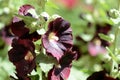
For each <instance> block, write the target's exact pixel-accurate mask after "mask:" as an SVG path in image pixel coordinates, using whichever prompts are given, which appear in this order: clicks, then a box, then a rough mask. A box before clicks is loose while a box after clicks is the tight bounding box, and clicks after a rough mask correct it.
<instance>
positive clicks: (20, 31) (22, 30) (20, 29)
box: [11, 5, 41, 41]
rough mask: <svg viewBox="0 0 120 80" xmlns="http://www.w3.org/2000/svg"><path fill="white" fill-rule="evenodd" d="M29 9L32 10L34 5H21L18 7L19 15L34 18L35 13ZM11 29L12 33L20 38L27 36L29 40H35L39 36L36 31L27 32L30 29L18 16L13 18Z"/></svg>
mask: <svg viewBox="0 0 120 80" xmlns="http://www.w3.org/2000/svg"><path fill="white" fill-rule="evenodd" d="M31 9H33V10H34V7H32V6H31V5H23V6H21V7H20V9H19V12H18V13H19V15H23V16H30V17H33V18H36V15H35V13H34V14H33V13H31V12H30V10H31ZM11 30H12V32H13V34H14V35H16V36H18V37H20V38H29V39H31V40H35V41H36V40H37V39H39V38H40V37H41V36H40V35H39V34H38V33H37V32H36V31H35V32H33V33H31V34H29V32H30V30H29V29H28V28H27V27H26V24H25V22H24V21H23V20H21V19H19V18H18V17H14V18H13V22H12V26H11ZM25 36H26V37H25Z"/></svg>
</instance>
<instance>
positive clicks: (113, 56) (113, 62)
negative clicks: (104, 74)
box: [106, 27, 119, 77]
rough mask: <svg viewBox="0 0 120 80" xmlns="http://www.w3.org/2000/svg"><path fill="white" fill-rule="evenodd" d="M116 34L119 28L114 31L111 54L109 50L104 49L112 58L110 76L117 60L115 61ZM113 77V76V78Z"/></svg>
mask: <svg viewBox="0 0 120 80" xmlns="http://www.w3.org/2000/svg"><path fill="white" fill-rule="evenodd" d="M118 33H119V27H117V28H116V30H115V39H114V43H113V52H112V51H110V49H109V48H106V49H107V50H108V51H109V53H110V55H111V57H112V61H111V62H112V63H111V64H112V66H111V72H110V75H111V76H113V72H114V67H115V63H117V59H116V56H115V55H116V48H117V36H118ZM113 77H114V76H113Z"/></svg>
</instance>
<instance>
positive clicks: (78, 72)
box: [0, 0, 119, 80]
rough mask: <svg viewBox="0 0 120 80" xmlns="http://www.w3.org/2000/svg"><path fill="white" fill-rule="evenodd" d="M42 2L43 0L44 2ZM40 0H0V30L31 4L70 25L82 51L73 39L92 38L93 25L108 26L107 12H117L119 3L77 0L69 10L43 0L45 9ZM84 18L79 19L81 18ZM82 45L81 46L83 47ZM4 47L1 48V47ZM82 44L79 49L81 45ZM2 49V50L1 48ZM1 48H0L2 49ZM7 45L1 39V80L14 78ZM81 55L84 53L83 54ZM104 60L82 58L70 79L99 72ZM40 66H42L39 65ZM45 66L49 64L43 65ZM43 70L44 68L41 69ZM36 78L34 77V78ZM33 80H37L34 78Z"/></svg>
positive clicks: (83, 79) (56, 1) (56, 0)
mask: <svg viewBox="0 0 120 80" xmlns="http://www.w3.org/2000/svg"><path fill="white" fill-rule="evenodd" d="M43 1H44V0H43ZM43 1H42V0H0V29H2V28H3V27H4V26H6V25H8V24H10V23H11V20H12V18H13V16H14V15H15V14H17V12H18V9H19V7H20V6H21V5H23V4H31V5H33V6H34V7H35V9H36V11H37V13H38V14H40V13H41V12H43V11H45V12H47V13H48V14H49V15H50V16H52V15H53V14H58V15H60V16H62V17H63V18H65V20H68V21H69V22H70V23H71V26H72V29H73V37H74V44H78V45H80V48H81V49H83V52H85V51H86V49H87V46H86V45H84V43H80V42H77V41H76V39H75V38H76V36H83V35H84V38H85V36H87V38H89V36H90V37H92V36H93V34H94V32H95V30H94V29H95V27H96V26H95V25H96V24H104V23H109V24H113V23H112V22H111V20H110V19H109V16H108V14H107V12H109V11H110V9H113V8H114V9H118V6H119V5H118V3H119V0H115V1H114V0H77V1H78V2H77V4H76V5H75V6H74V7H73V8H72V9H68V7H65V4H63V3H60V0H46V1H47V3H46V5H45V9H44V8H43V7H41V4H45V2H43ZM81 15H82V17H83V18H84V20H83V19H81V18H80V16H81ZM88 23H92V27H90V28H88ZM82 44H83V45H82ZM3 45H4V46H3ZM81 45H82V46H81ZM2 46H3V47H2ZM1 47H2V48H1ZM9 48H10V45H8V44H6V43H5V42H4V41H3V40H2V36H1V38H0V80H9V76H10V75H11V74H12V75H14V72H15V68H14V66H13V65H12V63H10V62H9V60H8V56H7V52H8V49H9ZM83 55H84V54H83ZM103 60H104V58H103V56H101V55H98V56H96V57H91V56H90V55H89V54H88V53H87V54H85V55H84V56H82V57H81V58H80V59H79V60H78V61H76V62H74V63H73V67H72V70H71V75H70V78H69V80H86V78H87V77H88V75H90V74H91V73H93V72H94V71H99V70H101V69H102V65H101V61H103ZM40 65H41V66H42V65H44V64H40ZM46 66H48V65H46ZM43 68H44V67H43ZM36 76H37V75H36ZM32 78H34V77H32ZM33 80H36V79H35V78H34V79H33Z"/></svg>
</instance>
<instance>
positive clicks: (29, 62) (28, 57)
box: [8, 39, 36, 78]
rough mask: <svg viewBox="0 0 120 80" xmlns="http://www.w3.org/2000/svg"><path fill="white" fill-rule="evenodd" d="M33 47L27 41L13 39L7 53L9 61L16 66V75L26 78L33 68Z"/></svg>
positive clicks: (30, 42)
mask: <svg viewBox="0 0 120 80" xmlns="http://www.w3.org/2000/svg"><path fill="white" fill-rule="evenodd" d="M34 50H35V46H34V44H33V43H32V41H30V40H27V39H13V42H12V49H11V50H10V51H9V52H8V56H9V60H10V61H11V62H12V63H13V64H14V65H15V66H16V71H17V75H18V76H19V77H21V78H26V76H27V74H29V73H30V72H31V71H32V70H33V69H34V68H35V66H36V65H35V56H36V55H35V53H34Z"/></svg>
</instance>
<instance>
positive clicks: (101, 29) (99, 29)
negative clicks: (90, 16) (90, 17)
mask: <svg viewBox="0 0 120 80" xmlns="http://www.w3.org/2000/svg"><path fill="white" fill-rule="evenodd" d="M111 28H112V25H110V24H108V23H105V24H102V25H100V24H96V35H98V34H99V33H103V34H108V32H109V31H110V30H111Z"/></svg>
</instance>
